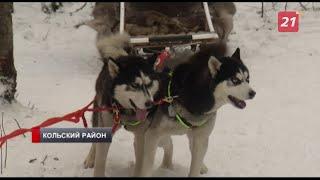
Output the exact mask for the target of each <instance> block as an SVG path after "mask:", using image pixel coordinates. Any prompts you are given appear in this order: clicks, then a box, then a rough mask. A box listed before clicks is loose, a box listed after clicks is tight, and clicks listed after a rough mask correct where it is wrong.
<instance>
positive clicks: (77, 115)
mask: <svg viewBox="0 0 320 180" xmlns="http://www.w3.org/2000/svg"><path fill="white" fill-rule="evenodd" d="M168 57H170V53H169V50H168V49H165V50H164V51H163V52H162V53H161V54H160V55H159V56H158V58H157V63H156V67H157V68H160V67H161V66H162V65H163V62H164V61H165V60H166V59H167V58H168ZM170 101H171V100H169V99H168V98H163V99H161V100H159V101H158V102H154V104H155V105H160V104H163V103H168V102H170ZM93 102H94V100H92V101H91V102H90V103H89V104H88V105H86V106H85V107H83V108H82V109H80V110H77V111H75V112H72V113H69V114H66V115H64V116H62V117H53V118H50V119H47V120H46V121H44V122H42V123H41V124H39V125H37V126H34V127H32V128H29V129H28V128H21V129H17V130H15V131H13V132H11V133H10V134H8V135H6V136H3V137H1V138H0V147H2V145H3V144H4V143H5V142H6V141H7V140H9V139H11V138H14V137H17V136H19V135H22V134H24V133H27V132H32V130H33V129H39V128H43V127H48V126H51V125H53V124H57V123H59V122H62V121H69V122H73V123H78V122H79V121H80V119H82V122H83V126H84V127H85V128H87V127H88V123H87V120H86V118H85V113H86V112H88V111H89V112H103V111H109V112H112V113H113V126H112V133H113V134H114V133H115V132H116V131H117V130H118V129H119V125H120V113H119V108H120V107H117V106H112V107H97V108H89V107H90V106H91V105H92V104H93Z"/></svg>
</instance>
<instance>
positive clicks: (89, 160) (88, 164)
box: [83, 156, 94, 169]
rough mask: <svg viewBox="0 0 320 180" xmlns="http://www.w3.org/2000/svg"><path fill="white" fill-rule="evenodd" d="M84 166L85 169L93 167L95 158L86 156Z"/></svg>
mask: <svg viewBox="0 0 320 180" xmlns="http://www.w3.org/2000/svg"><path fill="white" fill-rule="evenodd" d="M83 167H84V168H85V169H88V168H93V167H94V159H93V158H91V157H90V156H88V157H87V158H86V160H85V161H84V162H83Z"/></svg>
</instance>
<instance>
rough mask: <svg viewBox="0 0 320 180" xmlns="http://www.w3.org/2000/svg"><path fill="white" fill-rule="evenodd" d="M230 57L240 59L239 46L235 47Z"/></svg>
mask: <svg viewBox="0 0 320 180" xmlns="http://www.w3.org/2000/svg"><path fill="white" fill-rule="evenodd" d="M231 57H233V58H236V59H240V48H237V49H236V51H235V52H234V53H233V54H232V56H231Z"/></svg>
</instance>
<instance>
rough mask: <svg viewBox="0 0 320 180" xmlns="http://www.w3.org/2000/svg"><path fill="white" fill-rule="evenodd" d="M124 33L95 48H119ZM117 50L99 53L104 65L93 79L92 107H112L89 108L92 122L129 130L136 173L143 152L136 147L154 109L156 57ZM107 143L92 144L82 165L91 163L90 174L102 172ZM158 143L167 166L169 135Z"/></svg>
mask: <svg viewBox="0 0 320 180" xmlns="http://www.w3.org/2000/svg"><path fill="white" fill-rule="evenodd" d="M124 36H126V35H115V36H113V37H111V38H112V39H113V40H114V41H107V42H106V44H104V45H103V44H100V46H98V48H100V49H99V50H104V51H105V52H109V51H111V50H112V49H116V50H117V49H119V48H120V49H122V48H123V45H124V44H123V43H124V42H126V41H125V40H123V39H126V37H128V36H126V37H124ZM116 39H118V40H116ZM120 39H121V40H122V41H120ZM112 42H113V43H112ZM99 43H102V41H100V42H99ZM117 43H118V44H117ZM119 52H120V53H117V54H111V55H112V56H109V57H108V58H106V57H105V56H102V57H103V62H104V66H103V67H102V70H101V72H100V74H99V76H98V78H97V81H96V98H95V101H94V108H97V107H112V111H103V112H93V116H92V126H93V127H113V128H114V129H117V128H118V127H120V126H121V125H123V126H124V127H125V128H126V129H127V130H129V131H131V132H133V134H134V150H135V155H136V162H135V172H134V173H135V175H136V174H137V172H138V169H140V168H141V161H140V159H142V157H141V154H143V153H142V152H140V151H142V150H143V143H144V142H143V140H144V132H145V130H146V129H147V128H148V125H149V124H150V121H149V120H150V118H149V117H150V116H152V113H153V112H155V110H154V108H155V106H154V101H155V100H156V98H157V95H158V94H159V87H160V74H158V73H156V72H155V71H154V70H153V66H154V65H153V62H155V58H156V57H150V58H147V59H145V58H142V57H140V56H134V55H122V53H124V52H122V51H119ZM107 54H108V53H107ZM107 54H105V55H107ZM102 55H103V54H102ZM114 58H115V59H114ZM115 117H117V118H115ZM119 117H120V118H119ZM119 121H120V123H121V124H119V126H115V123H118V122H119ZM110 144H111V143H93V144H92V146H91V149H90V152H89V154H88V155H87V158H86V160H85V162H84V167H85V168H88V167H89V168H93V167H94V176H104V175H105V166H106V158H107V154H108V151H109V147H110ZM159 146H161V147H163V148H164V160H163V166H164V167H167V168H170V167H171V166H172V151H173V147H172V140H171V138H170V137H166V138H163V140H161V143H160V144H159Z"/></svg>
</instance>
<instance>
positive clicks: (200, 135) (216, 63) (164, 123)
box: [139, 48, 256, 176]
mask: <svg viewBox="0 0 320 180" xmlns="http://www.w3.org/2000/svg"><path fill="white" fill-rule="evenodd" d="M218 49H219V48H218ZM222 49H223V48H222ZM219 54H220V55H219ZM163 83H164V84H166V86H164V87H167V88H164V89H162V90H161V96H169V97H176V98H175V99H174V100H173V101H172V103H170V104H167V105H161V107H160V108H158V109H157V111H156V113H155V115H154V118H153V121H152V124H151V125H150V127H149V128H148V129H147V130H146V132H145V140H144V141H145V144H144V151H143V153H144V156H143V161H142V168H141V170H140V173H139V175H140V176H150V175H151V173H152V167H153V163H154V158H155V152H156V147H157V144H158V142H159V140H160V139H161V138H162V137H164V136H168V135H183V134H186V135H187V136H188V139H189V147H190V151H191V155H192V159H191V166H190V171H189V176H199V175H200V173H201V174H202V173H206V172H207V170H208V169H207V167H206V166H205V164H204V162H203V160H204V156H205V154H206V151H207V148H208V142H209V135H210V134H211V132H212V130H213V127H214V124H215V119H216V113H217V110H218V108H220V107H221V106H223V105H224V104H227V103H231V104H232V105H234V106H235V107H237V108H240V109H243V108H245V106H246V103H245V100H247V99H252V98H254V96H255V94H256V93H255V91H254V90H253V89H252V88H251V87H250V85H249V70H248V69H247V67H246V66H245V65H244V64H243V62H242V60H241V58H240V49H239V48H237V50H236V51H235V52H234V53H233V55H232V56H231V57H227V56H221V53H219V52H217V48H215V49H212V48H211V49H210V48H204V49H203V50H200V51H199V52H197V53H196V54H194V55H193V56H191V58H190V59H189V61H187V62H186V63H183V64H180V65H178V66H177V67H176V68H175V69H174V70H173V72H172V75H171V77H168V79H167V80H165V82H163ZM168 94H169V95H168Z"/></svg>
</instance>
